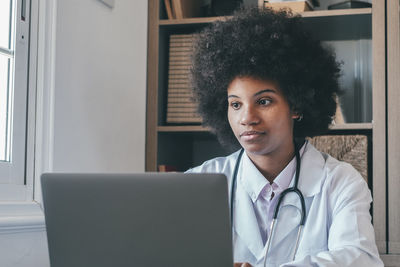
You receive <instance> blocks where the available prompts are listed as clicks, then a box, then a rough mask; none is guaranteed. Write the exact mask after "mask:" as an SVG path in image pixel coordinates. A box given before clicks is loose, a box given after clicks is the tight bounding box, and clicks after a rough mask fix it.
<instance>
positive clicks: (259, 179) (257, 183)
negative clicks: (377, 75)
mask: <svg viewBox="0 0 400 267" xmlns="http://www.w3.org/2000/svg"><path fill="white" fill-rule="evenodd" d="M304 147H305V145H303V146H302V147H301V149H300V151H299V154H300V156H302V155H303V152H304ZM242 161H243V162H242V172H241V175H240V178H239V181H240V183H241V185H242V186H243V188H244V189H245V191H246V192H247V194H248V195H249V196H250V198H251V200H252V201H253V203H254V202H256V201H257V199H258V198H259V197H260V194H261V193H262V190H263V189H264V187H266V186H267V184H269V181H268V180H267V179H266V178H265V177H264V176H263V175H262V174H261V172H260V171H259V170H258V169H257V167H256V166H255V165H254V163H253V162H252V161H251V159H250V158H249V157H248V156H247V154H246V153H243V158H242ZM295 171H296V157H293V159H292V160H291V161H290V162H289V163H288V164H287V165H286V167H285V168H284V169H283V170H282V171H281V172H280V173H279V174H278V176H277V177H276V178H275V179H274V181H273V184H276V186H277V189H276V190H274V191H278V192H282V191H283V190H285V189H286V188H288V187H289V185H290V182H291V181H292V179H293V176H294V174H295Z"/></svg>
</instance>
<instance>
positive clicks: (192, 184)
mask: <svg viewBox="0 0 400 267" xmlns="http://www.w3.org/2000/svg"><path fill="white" fill-rule="evenodd" d="M41 179H42V190H43V202H44V213H45V218H46V227H47V237H48V245H49V254H50V263H51V266H52V267H63V266H68V267H71V266H74V267H80V266H82V267H83V266H84V267H92V266H93V267H102V266H113V267H119V266H140V267H144V266H149V267H153V266H154V267H155V266H157V267H160V266H174V267H179V266H185V267H187V266H229V267H232V266H233V256H232V237H231V228H230V220H229V208H228V188H227V181H226V177H225V176H224V175H222V174H184V173H142V174H67V173H46V174H43V175H42V177H41Z"/></svg>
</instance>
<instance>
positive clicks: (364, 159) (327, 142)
mask: <svg viewBox="0 0 400 267" xmlns="http://www.w3.org/2000/svg"><path fill="white" fill-rule="evenodd" d="M309 141H310V143H311V144H312V145H313V146H315V147H316V148H317V149H318V150H319V151H321V152H324V153H327V154H329V155H331V156H332V157H334V158H336V159H338V160H341V161H345V162H348V163H350V164H351V165H353V167H354V168H355V169H356V170H357V171H358V172H359V173H360V174H361V176H362V177H363V178H364V179H365V180H366V181H367V182H368V138H367V136H365V135H322V136H316V137H313V138H310V139H309Z"/></svg>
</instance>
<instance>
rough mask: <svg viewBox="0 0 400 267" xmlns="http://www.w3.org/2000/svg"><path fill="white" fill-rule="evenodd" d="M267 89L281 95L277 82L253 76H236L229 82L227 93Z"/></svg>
mask: <svg viewBox="0 0 400 267" xmlns="http://www.w3.org/2000/svg"><path fill="white" fill-rule="evenodd" d="M266 89H268V91H269V92H271V93H273V92H274V93H276V94H278V95H282V92H281V90H280V88H279V85H278V83H277V82H275V81H273V80H267V79H257V78H253V77H236V78H235V79H233V80H232V82H231V83H230V84H229V86H228V89H227V93H228V95H231V94H255V93H257V92H259V91H262V90H266Z"/></svg>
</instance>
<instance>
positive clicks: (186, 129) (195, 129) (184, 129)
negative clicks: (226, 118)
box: [157, 125, 210, 132]
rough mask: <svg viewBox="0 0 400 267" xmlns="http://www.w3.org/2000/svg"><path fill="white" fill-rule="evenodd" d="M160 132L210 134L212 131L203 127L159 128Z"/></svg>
mask: <svg viewBox="0 0 400 267" xmlns="http://www.w3.org/2000/svg"><path fill="white" fill-rule="evenodd" d="M157 131H158V132H209V131H210V129H208V128H205V127H203V126H201V125H179V126H158V127H157Z"/></svg>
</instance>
